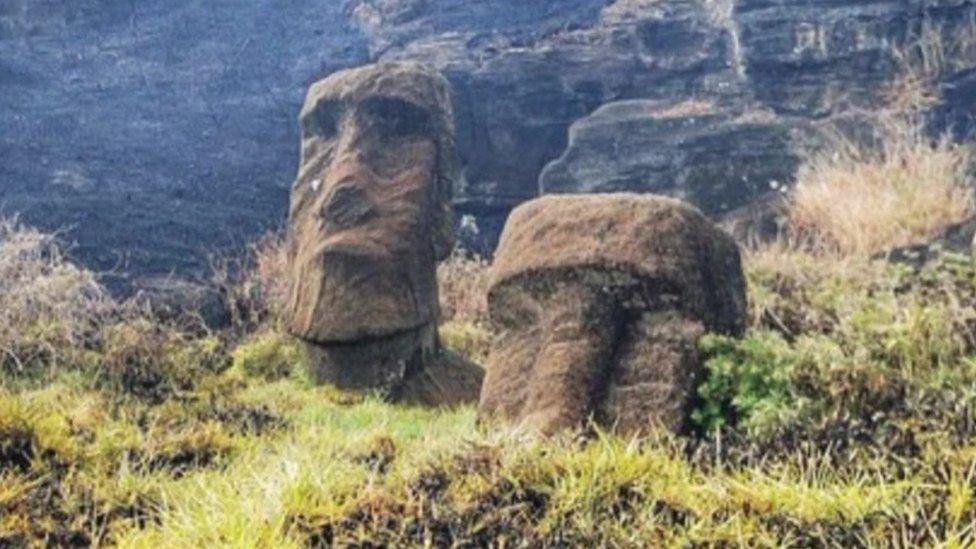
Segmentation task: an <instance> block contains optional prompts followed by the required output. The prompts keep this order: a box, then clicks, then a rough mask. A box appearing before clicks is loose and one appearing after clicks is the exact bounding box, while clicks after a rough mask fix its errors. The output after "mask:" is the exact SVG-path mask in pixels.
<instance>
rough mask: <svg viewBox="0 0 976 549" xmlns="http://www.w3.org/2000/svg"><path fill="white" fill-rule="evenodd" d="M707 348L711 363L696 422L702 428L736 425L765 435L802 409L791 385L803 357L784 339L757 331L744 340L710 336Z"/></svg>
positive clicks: (704, 347)
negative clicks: (799, 408)
mask: <svg viewBox="0 0 976 549" xmlns="http://www.w3.org/2000/svg"><path fill="white" fill-rule="evenodd" d="M701 347H702V352H703V353H704V354H705V356H708V357H710V358H709V359H708V360H707V361H706V363H705V370H706V378H705V382H704V383H702V385H701V386H700V387H699V388H698V395H699V397H700V399H701V403H700V406H699V407H698V409H697V410H695V411H694V413H693V414H692V419H693V420H694V421H695V423H697V424H698V426H699V427H701V428H702V429H704V430H706V431H713V430H715V429H719V428H722V427H726V426H730V425H731V426H741V427H743V428H745V429H746V430H749V431H762V430H764V429H766V428H768V427H770V426H775V425H778V424H780V423H782V418H783V417H784V416H786V415H788V413H789V412H790V410H791V409H792V410H793V411H795V410H796V406H797V405H798V403H797V402H795V401H794V399H793V396H794V395H793V391H792V387H791V386H790V383H791V381H792V377H793V375H794V369H795V367H796V361H797V357H796V353H795V352H794V351H793V349H791V348H790V345H789V344H788V343H787V342H786V340H784V339H783V338H782V336H780V335H779V334H776V333H775V332H756V333H753V334H751V335H750V336H749V337H747V338H745V339H744V340H742V341H739V340H736V339H732V338H729V337H724V336H707V337H705V338H704V339H703V340H702V343H701Z"/></svg>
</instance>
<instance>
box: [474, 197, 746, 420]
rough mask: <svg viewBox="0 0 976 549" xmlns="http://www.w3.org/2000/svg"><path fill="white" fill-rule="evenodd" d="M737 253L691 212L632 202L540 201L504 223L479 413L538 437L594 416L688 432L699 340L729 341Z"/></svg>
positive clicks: (740, 284) (657, 202)
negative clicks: (713, 334) (721, 336)
mask: <svg viewBox="0 0 976 549" xmlns="http://www.w3.org/2000/svg"><path fill="white" fill-rule="evenodd" d="M744 292H745V289H744V281H743V277H742V272H741V266H740V264H739V255H738V250H737V249H736V247H735V244H734V243H733V242H732V241H731V239H730V238H729V237H728V236H726V235H724V234H723V233H721V232H719V231H718V230H717V229H716V228H715V227H714V226H713V225H711V223H709V222H708V221H707V220H706V219H705V218H704V217H702V216H701V214H700V213H698V212H697V211H695V210H693V209H692V208H690V207H688V206H686V205H683V204H681V203H679V202H677V201H674V200H670V199H663V198H660V197H650V196H636V195H626V194H621V195H590V196H559V197H557V196H550V197H544V198H542V199H539V200H536V201H533V202H531V203H528V204H526V205H523V206H521V207H519V208H518V209H516V210H515V212H513V213H512V216H511V217H510V218H509V223H508V224H507V225H506V228H505V232H504V233H503V235H502V241H501V245H500V246H499V249H498V252H497V254H496V256H495V263H494V265H493V266H492V282H491V288H490V291H489V306H490V310H491V317H492V322H493V324H494V325H495V328H496V330H497V332H498V333H499V334H500V335H499V337H498V339H497V342H496V345H495V348H493V350H492V354H491V357H490V359H489V363H488V367H487V372H486V378H485V384H484V388H483V390H482V394H481V404H480V410H479V414H480V416H481V417H482V418H483V419H489V418H503V419H509V420H515V421H516V422H518V423H521V424H524V425H526V426H529V427H532V428H535V429H537V430H539V431H541V432H543V433H547V434H548V433H552V432H554V431H557V430H560V429H566V428H575V427H581V426H584V425H585V424H586V422H587V421H589V420H590V419H593V420H595V421H597V422H598V423H600V424H602V425H604V426H605V427H608V428H616V429H618V430H619V431H622V432H627V433H641V432H646V431H649V430H651V429H653V428H655V427H658V426H663V427H666V428H670V429H672V430H676V431H680V430H682V429H683V428H684V427H685V419H686V412H687V411H688V410H687V408H688V404H689V403H690V402H691V401H692V399H693V396H694V391H695V386H696V383H697V381H698V373H699V370H700V362H699V359H698V355H697V350H696V349H697V342H698V339H699V338H700V337H701V335H702V334H703V333H704V332H705V331H706V330H714V331H720V332H725V333H737V332H739V331H741V330H742V327H743V317H744V309H745V293H744Z"/></svg>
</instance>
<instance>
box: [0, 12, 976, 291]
mask: <svg viewBox="0 0 976 549" xmlns="http://www.w3.org/2000/svg"><path fill="white" fill-rule="evenodd" d="M919 43H921V44H922V46H923V47H916V45H917V44H919ZM974 45H976V7H974V0H696V1H691V0H616V1H612V0H559V1H557V0H482V1H479V2H471V1H470V0H303V1H298V0H288V1H274V2H273V1H271V0H234V1H231V0H212V1H208V2H205V3H198V2H190V1H189V0H157V1H154V2H151V3H147V2H135V1H123V0H72V1H69V0H60V1H56V0H0V193H2V194H0V204H2V205H3V206H2V208H3V211H4V212H7V213H11V212H22V213H23V216H24V218H25V219H26V220H27V221H29V222H32V223H35V224H39V225H42V226H45V227H62V226H68V227H70V230H71V233H70V234H71V237H72V238H73V239H74V240H76V241H77V242H78V246H79V247H78V255H79V256H80V257H82V258H83V259H84V260H86V261H87V262H89V263H90V264H92V265H95V266H97V267H100V268H111V267H113V266H116V265H121V269H123V270H125V271H130V272H139V273H150V272H155V273H158V272H164V271H167V270H170V269H176V270H178V271H181V272H191V271H193V270H195V269H199V268H200V267H201V266H203V265H204V261H203V258H204V257H205V254H206V252H207V251H208V250H212V249H215V248H217V247H220V246H224V245H227V244H233V243H241V242H243V241H245V240H247V239H248V238H250V237H251V236H253V235H254V234H256V233H258V232H259V231H262V230H264V229H265V228H267V227H268V226H270V225H273V224H275V223H276V222H279V221H280V220H281V219H282V217H283V216H284V213H285V210H286V208H287V205H286V200H287V188H288V185H289V184H290V183H291V180H292V178H293V176H294V172H295V168H296V165H297V161H298V154H297V128H296V123H295V116H296V113H297V110H298V107H299V105H300V103H301V100H302V97H303V94H304V91H305V88H306V87H307V85H308V84H309V83H311V82H312V81H314V80H317V79H318V78H320V77H322V76H324V75H326V74H328V73H330V72H332V71H334V70H337V69H339V68H343V67H346V66H351V65H358V64H362V63H366V62H369V61H372V60H381V59H389V60H393V59H413V60H418V61H423V62H426V63H429V64H432V65H434V66H435V67H437V68H439V69H441V70H443V71H444V72H445V73H446V74H447V75H448V77H449V78H450V79H451V80H452V82H453V84H454V86H455V90H456V99H455V100H456V111H457V117H458V126H459V146H460V149H461V153H462V156H463V159H464V162H465V169H464V180H463V183H462V186H461V189H460V190H459V194H458V197H457V208H458V210H459V212H460V213H462V214H466V215H470V216H472V218H473V219H475V220H477V225H478V226H479V228H480V234H475V231H474V230H473V229H472V228H471V227H472V224H471V223H466V227H467V229H466V234H467V236H468V238H469V239H470V240H471V241H472V243H473V244H475V245H478V241H479V240H482V241H483V244H484V245H486V246H488V247H490V245H491V242H492V240H493V238H494V236H495V234H496V233H497V231H498V229H499V228H500V226H501V224H502V223H503V221H504V218H505V216H506V214H507V212H508V211H509V210H510V209H511V207H513V206H514V205H515V204H517V203H519V202H521V201H523V200H525V199H527V198H530V197H533V196H536V195H537V194H538V193H539V192H581V191H587V190H613V189H631V190H646V191H655V192H665V193H669V194H673V195H677V196H683V197H686V198H689V199H691V200H693V201H695V202H696V203H697V204H698V205H699V206H701V207H702V208H703V209H705V210H706V211H707V212H709V213H713V214H718V213H721V212H724V211H726V210H729V209H733V208H736V207H738V206H741V205H743V204H746V203H748V202H749V201H751V200H752V199H753V197H756V196H757V195H761V194H763V193H766V192H768V191H770V190H772V188H773V187H779V186H780V185H781V184H785V183H788V182H789V178H790V176H791V174H792V173H793V170H794V169H795V166H796V162H797V157H796V155H795V152H794V145H795V139H796V136H797V134H803V133H805V132H806V131H807V130H808V128H809V127H810V126H811V125H815V124H816V123H817V122H818V121H821V120H824V119H828V118H830V117H831V116H833V115H836V114H838V113H841V112H843V111H845V110H847V109H849V108H850V107H858V106H861V107H872V106H874V105H876V104H877V102H878V101H879V98H880V97H881V94H882V93H884V90H885V88H886V86H887V85H888V83H889V82H891V81H892V80H894V79H895V78H896V77H897V75H898V74H899V73H900V72H901V71H902V70H904V66H903V65H904V60H903V59H902V58H901V56H900V55H899V54H898V53H897V52H898V51H899V50H901V51H912V50H916V51H917V52H918V53H919V54H924V55H922V56H923V57H924V56H925V55H928V56H930V57H931V59H929V61H927V63H928V64H927V65H926V70H927V71H929V72H928V75H929V76H933V77H934V78H936V79H937V80H938V82H939V84H940V86H941V88H942V90H941V91H942V97H943V98H944V102H943V104H942V105H939V106H938V107H937V108H936V109H935V110H934V112H933V114H934V116H933V120H934V121H935V122H936V123H937V125H938V126H939V127H941V128H949V129H952V130H953V131H955V132H956V133H957V134H959V135H960V136H965V135H967V134H969V133H971V132H972V128H973V123H972V118H973V103H974V101H976V96H974V95H973V94H972V93H969V92H970V91H971V90H972V88H973V81H974V79H973V76H972V75H973V71H974V67H976V50H974ZM933 59H934V60H935V61H932V60H933ZM933 65H938V66H933ZM571 128H572V130H571ZM540 175H541V177H540Z"/></svg>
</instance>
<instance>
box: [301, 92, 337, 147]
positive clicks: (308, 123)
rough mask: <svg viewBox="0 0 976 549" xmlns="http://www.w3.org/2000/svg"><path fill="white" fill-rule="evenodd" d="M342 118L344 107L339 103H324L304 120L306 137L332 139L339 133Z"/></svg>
mask: <svg viewBox="0 0 976 549" xmlns="http://www.w3.org/2000/svg"><path fill="white" fill-rule="evenodd" d="M341 117H342V105H340V104H339V103H338V102H337V101H322V102H320V103H319V104H318V105H316V106H315V109H313V110H312V111H311V112H310V113H308V114H306V115H305V116H304V117H303V118H302V127H303V129H304V132H305V134H306V135H315V136H318V137H321V138H323V139H332V138H333V137H335V136H336V135H338V133H339V121H340V119H341Z"/></svg>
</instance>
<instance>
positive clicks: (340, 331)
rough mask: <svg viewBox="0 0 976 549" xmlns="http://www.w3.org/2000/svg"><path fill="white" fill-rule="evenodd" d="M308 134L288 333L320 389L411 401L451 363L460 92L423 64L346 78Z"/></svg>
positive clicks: (335, 79)
mask: <svg viewBox="0 0 976 549" xmlns="http://www.w3.org/2000/svg"><path fill="white" fill-rule="evenodd" d="M301 126H302V165H301V169H300V170H299V173H298V178H297V179H296V181H295V184H294V186H293V187H292V196H291V211H290V215H289V227H288V261H289V288H290V289H289V297H288V303H287V306H286V312H285V314H286V320H287V325H288V329H289V331H290V332H291V333H292V334H293V335H295V336H296V337H298V338H300V339H301V340H302V341H304V342H306V344H307V346H308V347H309V357H310V359H311V364H312V367H313V369H314V371H315V374H316V376H317V377H318V378H319V379H320V380H321V381H327V382H331V383H334V384H336V385H339V386H340V387H344V388H350V389H375V390H379V391H382V392H384V393H386V394H388V395H389V396H391V397H394V398H403V399H409V398H410V397H411V395H409V394H404V391H403V390H404V387H405V386H407V381H408V380H410V379H411V378H416V377H418V376H421V375H423V374H424V373H425V372H429V370H430V369H431V368H432V365H433V364H435V363H436V362H437V361H439V360H441V351H440V348H439V343H438V340H437V329H436V327H437V319H438V299H437V275H436V266H437V262H438V261H439V260H441V259H444V258H445V257H447V255H448V254H449V253H450V251H451V249H452V248H453V244H454V233H453V229H452V212H451V196H452V194H453V185H454V182H455V180H456V179H457V176H458V163H457V154H456V151H455V145H454V125H453V117H452V114H451V99H450V91H449V85H448V83H447V81H446V80H445V79H444V78H443V77H442V76H441V75H440V74H438V73H437V72H435V71H433V70H430V69H428V68H425V67H423V66H421V65H417V64H412V63H385V64H378V65H370V66H366V67H362V68H358V69H351V70H348V71H343V72H340V73H336V74H333V75H332V76H330V77H329V78H326V79H325V80H322V81H321V82H318V83H316V84H315V85H313V86H312V87H311V89H310V90H309V93H308V97H307V99H306V102H305V107H304V108H303V109H302V115H301ZM455 365H456V366H460V365H458V364H456V363H455ZM461 372H462V373H465V374H467V373H469V371H468V370H467V369H465V370H461ZM465 379H466V381H467V382H468V383H467V385H464V384H460V385H458V387H456V389H458V390H461V389H465V390H467V396H468V398H470V399H474V398H476V395H477V391H478V382H479V381H480V377H479V376H473V377H472V376H469V378H465ZM431 382H432V383H437V382H438V380H437V379H432V380H431ZM416 385H418V384H416V383H414V384H412V385H409V387H411V388H416ZM419 385H420V386H422V385H423V384H419ZM446 398H447V400H448V401H450V402H455V401H457V400H463V399H464V398H465V396H464V395H458V394H454V393H451V392H448V395H447V396H446ZM437 403H441V402H437Z"/></svg>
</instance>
